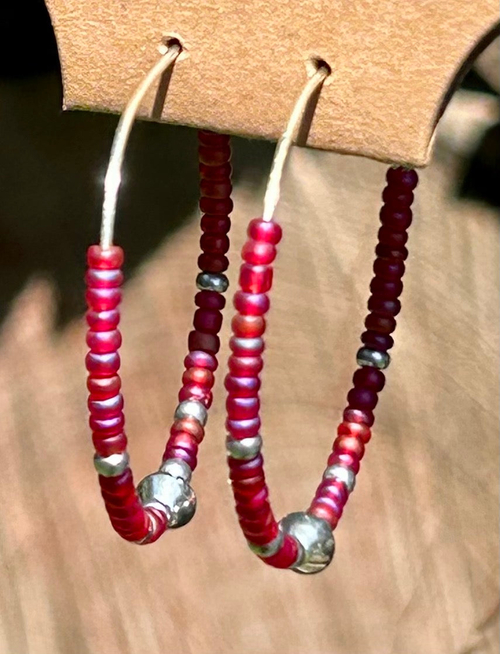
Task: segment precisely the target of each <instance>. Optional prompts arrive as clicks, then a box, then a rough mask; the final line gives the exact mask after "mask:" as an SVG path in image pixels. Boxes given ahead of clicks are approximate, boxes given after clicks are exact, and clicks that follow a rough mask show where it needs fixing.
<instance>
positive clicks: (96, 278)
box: [85, 268, 123, 288]
mask: <svg viewBox="0 0 500 654" xmlns="http://www.w3.org/2000/svg"><path fill="white" fill-rule="evenodd" d="M85 282H86V284H87V286H89V287H91V288H117V287H119V286H121V285H122V283H123V273H122V271H121V270H120V269H119V268H118V269H112V270H99V269H96V268H89V269H88V270H87V273H86V274H85Z"/></svg>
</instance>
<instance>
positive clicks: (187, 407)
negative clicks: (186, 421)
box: [174, 400, 208, 427]
mask: <svg viewBox="0 0 500 654" xmlns="http://www.w3.org/2000/svg"><path fill="white" fill-rule="evenodd" d="M174 418H175V420H182V419H183V418H194V419H195V420H197V421H198V422H199V423H200V425H201V426H202V427H204V426H205V425H206V424H207V418H208V412H207V410H206V409H205V407H204V406H203V404H202V403H201V402H198V400H184V402H181V403H180V404H179V405H178V406H177V409H176V410H175V414H174Z"/></svg>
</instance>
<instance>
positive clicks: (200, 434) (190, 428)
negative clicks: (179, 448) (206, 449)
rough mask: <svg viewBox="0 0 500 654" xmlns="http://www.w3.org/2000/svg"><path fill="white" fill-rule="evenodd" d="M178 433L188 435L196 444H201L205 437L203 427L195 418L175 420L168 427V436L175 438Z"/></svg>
mask: <svg viewBox="0 0 500 654" xmlns="http://www.w3.org/2000/svg"><path fill="white" fill-rule="evenodd" d="M179 432H183V433H186V434H190V435H191V436H192V437H193V438H194V439H195V441H196V442H197V443H201V441H202V440H203V439H204V437H205V430H204V428H203V426H202V425H201V424H200V423H199V422H198V420H196V419H195V418H181V419H179V420H176V421H175V422H174V424H173V425H172V426H171V427H170V435H171V436H175V435H176V434H178V433H179Z"/></svg>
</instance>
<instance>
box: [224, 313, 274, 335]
mask: <svg viewBox="0 0 500 654" xmlns="http://www.w3.org/2000/svg"><path fill="white" fill-rule="evenodd" d="M231 328H232V330H233V334H234V335H235V336H238V337H243V338H254V337H256V336H262V334H263V333H264V332H265V330H266V321H265V320H264V318H262V316H242V315H241V314H240V313H237V314H236V315H235V316H234V318H233V319H232V321H231Z"/></svg>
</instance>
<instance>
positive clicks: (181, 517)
mask: <svg viewBox="0 0 500 654" xmlns="http://www.w3.org/2000/svg"><path fill="white" fill-rule="evenodd" d="M137 493H138V495H139V497H140V499H141V502H142V504H143V506H145V507H146V506H151V507H154V508H156V509H159V510H160V511H163V513H165V515H166V516H167V520H168V526H169V527H170V528H172V529H175V528H176V527H182V526H183V525H185V524H187V523H188V522H189V521H190V520H191V518H192V517H193V516H194V514H195V511H196V495H195V494H194V491H193V489H192V488H191V486H190V485H189V484H188V483H187V482H186V481H184V480H183V479H182V478H181V477H173V476H172V475H169V474H166V473H164V472H155V473H153V474H152V475H148V476H147V477H145V478H144V479H143V480H142V481H141V483H140V484H139V485H138V486H137Z"/></svg>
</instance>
